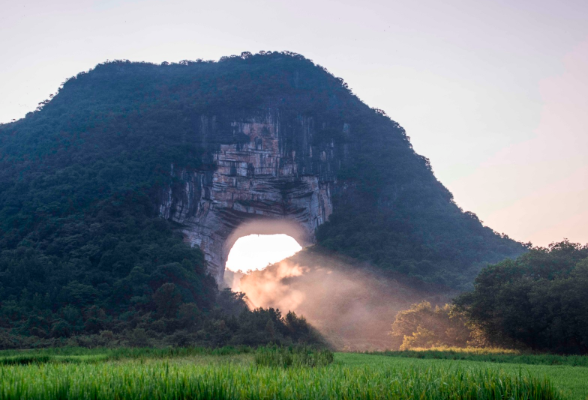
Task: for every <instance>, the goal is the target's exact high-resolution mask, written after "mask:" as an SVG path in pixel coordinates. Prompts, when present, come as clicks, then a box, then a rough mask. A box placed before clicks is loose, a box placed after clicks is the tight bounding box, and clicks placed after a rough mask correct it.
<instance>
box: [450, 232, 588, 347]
mask: <svg viewBox="0 0 588 400" xmlns="http://www.w3.org/2000/svg"><path fill="white" fill-rule="evenodd" d="M455 304H456V305H457V306H458V307H459V309H460V310H462V311H463V312H464V313H465V314H466V315H467V316H468V318H469V319H471V320H472V321H473V322H475V323H476V324H478V325H479V326H480V327H481V328H482V329H483V331H484V332H485V333H486V335H487V336H488V337H489V338H490V340H492V342H493V343H496V344H499V345H503V346H504V345H507V346H518V347H523V348H530V349H532V350H536V351H552V352H559V353H581V354H586V353H588V333H587V332H588V307H586V304H588V246H582V245H580V244H578V243H571V242H569V241H568V240H564V241H562V242H558V243H552V244H551V245H549V246H548V247H547V248H545V247H535V248H533V249H531V251H529V252H528V253H526V254H524V255H522V256H520V257H519V258H517V259H516V260H514V261H512V260H506V261H503V262H501V263H498V264H495V265H490V266H488V267H486V268H484V269H483V270H482V271H481V272H480V274H479V276H478V277H477V278H476V280H475V283H474V290H473V291H471V292H468V293H465V294H463V295H461V296H460V297H459V298H457V299H456V301H455Z"/></svg>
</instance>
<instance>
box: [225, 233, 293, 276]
mask: <svg viewBox="0 0 588 400" xmlns="http://www.w3.org/2000/svg"><path fill="white" fill-rule="evenodd" d="M301 249H302V247H300V245H299V244H298V242H297V241H296V240H294V238H292V237H290V236H288V235H248V236H243V237H241V238H239V239H237V241H236V242H235V244H234V245H233V247H232V248H231V251H230V253H229V256H228V257H227V269H230V270H231V271H235V272H237V271H240V272H249V271H256V270H260V269H264V268H265V267H267V266H268V264H274V263H277V262H278V261H282V260H283V259H284V258H288V257H290V256H293V255H294V254H296V253H298V252H299V251H300V250H301Z"/></svg>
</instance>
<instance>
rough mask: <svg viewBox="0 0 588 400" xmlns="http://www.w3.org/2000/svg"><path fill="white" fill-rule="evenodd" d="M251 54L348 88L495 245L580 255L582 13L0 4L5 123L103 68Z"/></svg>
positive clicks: (77, 0)
mask: <svg viewBox="0 0 588 400" xmlns="http://www.w3.org/2000/svg"><path fill="white" fill-rule="evenodd" d="M259 50H290V51H294V52H297V53H300V54H303V55H304V56H306V57H308V58H310V59H312V60H313V61H315V62H316V63H318V64H321V65H323V66H324V67H326V68H327V69H328V70H330V71H331V72H332V73H334V74H335V75H336V76H339V77H342V78H343V79H345V81H346V82H347V83H348V84H349V86H350V87H351V88H352V89H353V91H354V92H355V93H356V94H357V95H358V96H359V97H360V98H361V99H362V100H363V101H365V102H366V103H367V104H368V105H370V106H372V107H377V108H381V109H383V110H385V111H386V112H387V113H388V115H390V116H391V118H392V119H394V120H396V121H398V122H399V123H400V124H401V125H402V126H403V127H404V128H405V129H406V130H407V133H408V135H409V136H410V137H411V140H412V143H413V145H414V148H415V149H416V151H417V152H418V153H420V154H423V155H425V156H426V157H429V158H430V159H431V162H432V165H433V169H434V171H435V174H436V175H437V177H438V178H439V179H440V180H441V182H443V183H444V184H445V185H446V186H447V187H448V188H449V189H450V190H451V191H452V192H453V194H454V195H455V198H456V201H457V203H458V204H459V205H460V206H462V207H463V208H464V209H466V210H470V211H473V212H475V213H476V214H478V216H479V217H480V219H482V220H483V221H484V222H485V224H487V225H489V226H490V227H492V228H494V229H495V230H497V231H499V232H505V233H507V234H508V235H510V236H511V237H513V238H515V239H517V240H522V241H532V242H533V243H534V244H540V245H546V244H548V243H550V242H551V241H555V240H560V239H562V238H563V237H567V238H569V239H571V240H574V241H580V242H583V243H586V242H588V228H587V227H588V156H587V154H586V153H587V150H588V1H586V0H559V1H556V0H554V1H546V0H533V1H532V0H496V1H480V0H475V1H474V0H470V1H465V0H444V1H438V0H421V1H396V0H382V1H380V0H363V1H358V0H356V1H322V0H313V1H307V0H297V1H277V0H276V1H263V0H248V1H235V0H233V1H228V0H216V1H210V0H208V1H199V0H190V1H188V0H166V1H133V0H128V1H114V0H106V1H84V0H51V1H40V0H31V1H27V0H20V1H13V0H0V122H8V121H10V120H12V119H13V118H17V119H18V118H22V117H23V116H24V114H25V113H26V112H28V111H31V110H33V109H35V107H36V105H37V103H38V102H40V101H42V100H44V99H47V98H48V95H49V94H50V93H54V92H55V91H56V89H57V88H58V86H59V85H60V83H62V82H63V81H64V80H65V79H67V78H68V77H70V76H72V75H75V74H77V73H78V72H80V71H82V70H88V69H89V68H92V67H93V66H95V65H96V64H97V63H100V62H103V61H105V60H107V59H110V60H113V59H130V60H132V61H152V62H162V61H169V62H172V61H179V60H183V59H197V58H203V59H212V60H217V59H218V58H220V57H221V56H223V55H231V54H239V53H241V52H242V51H251V52H257V51H259Z"/></svg>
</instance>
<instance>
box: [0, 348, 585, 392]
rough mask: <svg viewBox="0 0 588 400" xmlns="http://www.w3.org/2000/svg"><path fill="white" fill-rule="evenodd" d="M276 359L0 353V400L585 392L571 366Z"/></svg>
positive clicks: (230, 354)
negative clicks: (304, 364)
mask: <svg viewBox="0 0 588 400" xmlns="http://www.w3.org/2000/svg"><path fill="white" fill-rule="evenodd" d="M270 353H271V352H270ZM279 356H280V358H279V360H278V364H277V365H282V366H271V365H274V364H272V362H271V360H269V359H270V358H271V354H269V353H268V352H267V351H265V352H257V353H255V352H253V351H252V350H251V349H247V348H243V349H230V348H228V349H219V350H206V349H160V350H157V349H115V350H104V349H95V350H85V349H51V350H42V351H26V352H14V351H13V352H0V400H8V399H96V400H99V399H121V400H122V399H221V400H222V399H389V398H394V399H431V400H432V399H502V398H508V399H511V398H512V399H545V400H547V399H562V400H563V399H579V400H586V399H587V398H588V368H585V367H578V366H569V365H557V366H551V365H533V364H514V363H501V364H498V363H492V362H480V361H470V360H458V361H456V360H444V359H417V358H406V357H392V356H390V355H369V354H356V353H336V354H335V357H334V362H332V363H331V364H329V365H327V366H319V367H312V368H311V367H301V366H300V363H297V362H296V361H294V362H293V363H289V364H288V363H284V362H283V357H284V354H280V355H279ZM321 357H322V356H321ZM268 360H269V361H268ZM316 360H317V359H312V357H311V358H310V365H322V364H320V363H318V364H317V363H316ZM260 362H261V364H260ZM328 362H330V359H329V360H328ZM267 365H270V366H267ZM284 365H289V366H286V367H284Z"/></svg>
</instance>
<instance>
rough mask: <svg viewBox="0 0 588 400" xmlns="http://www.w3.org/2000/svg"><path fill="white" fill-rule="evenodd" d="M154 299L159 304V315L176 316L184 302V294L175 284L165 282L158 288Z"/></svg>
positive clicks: (165, 316) (164, 316)
mask: <svg viewBox="0 0 588 400" xmlns="http://www.w3.org/2000/svg"><path fill="white" fill-rule="evenodd" d="M153 301H154V302H155V305H156V306H157V314H158V316H160V317H163V318H175V317H176V315H177V313H178V310H179V308H180V304H181V303H182V296H181V295H180V293H179V291H178V289H177V287H176V285H175V284H173V283H165V284H163V285H161V287H160V288H159V289H157V291H156V292H155V294H154V295H153Z"/></svg>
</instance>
